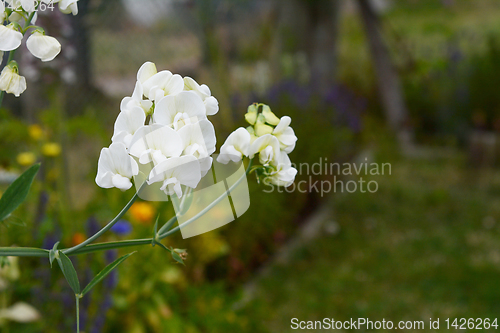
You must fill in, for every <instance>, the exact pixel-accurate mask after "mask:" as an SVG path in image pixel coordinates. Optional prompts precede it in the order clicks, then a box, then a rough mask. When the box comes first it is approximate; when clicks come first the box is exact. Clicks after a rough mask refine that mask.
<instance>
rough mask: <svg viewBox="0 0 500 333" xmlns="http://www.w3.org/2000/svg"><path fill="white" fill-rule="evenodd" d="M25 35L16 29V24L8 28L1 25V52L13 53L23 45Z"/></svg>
mask: <svg viewBox="0 0 500 333" xmlns="http://www.w3.org/2000/svg"><path fill="white" fill-rule="evenodd" d="M22 39H23V34H22V33H20V32H19V31H18V30H17V28H16V27H15V25H14V23H11V24H9V25H7V26H5V25H0V51H12V50H15V49H17V48H18V47H19V46H20V45H21V41H22Z"/></svg>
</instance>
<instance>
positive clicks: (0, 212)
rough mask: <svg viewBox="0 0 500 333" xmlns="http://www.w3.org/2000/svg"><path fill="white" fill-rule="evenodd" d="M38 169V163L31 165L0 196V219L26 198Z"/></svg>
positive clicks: (3, 218) (5, 216)
mask: <svg viewBox="0 0 500 333" xmlns="http://www.w3.org/2000/svg"><path fill="white" fill-rule="evenodd" d="M38 169H40V164H35V165H33V166H31V167H30V168H29V169H28V170H26V171H25V172H24V173H23V174H22V175H21V176H19V177H18V178H17V179H16V180H14V182H13V183H12V184H10V186H9V187H8V188H7V190H6V191H5V193H4V194H3V195H2V197H1V198H0V221H3V220H5V218H7V217H8V216H9V215H10V213H12V212H13V211H14V209H16V208H17V207H18V206H19V205H20V204H21V203H22V202H23V201H24V200H25V199H26V196H27V195H28V192H29V190H30V187H31V184H32V183H33V179H35V176H36V173H37V172H38Z"/></svg>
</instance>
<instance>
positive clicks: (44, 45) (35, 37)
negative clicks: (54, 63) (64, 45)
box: [26, 31, 61, 61]
mask: <svg viewBox="0 0 500 333" xmlns="http://www.w3.org/2000/svg"><path fill="white" fill-rule="evenodd" d="M26 47H27V48H28V50H29V51H30V52H31V54H33V55H34V56H35V57H37V58H40V59H41V60H42V61H51V60H53V59H54V58H55V57H56V56H57V55H58V54H59V52H61V44H60V43H59V42H58V41H57V39H55V38H54V37H51V36H45V35H44V34H42V33H41V32H38V31H35V32H34V33H33V34H32V35H31V36H30V37H29V38H28V40H27V41H26Z"/></svg>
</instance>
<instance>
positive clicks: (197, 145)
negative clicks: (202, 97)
mask: <svg viewBox="0 0 500 333" xmlns="http://www.w3.org/2000/svg"><path fill="white" fill-rule="evenodd" d="M177 133H179V135H180V137H181V138H182V144H183V148H184V150H183V155H192V156H194V157H196V158H197V159H198V161H199V162H200V169H201V171H202V175H203V176H204V175H205V174H206V172H207V171H208V170H209V169H210V167H211V166H212V158H211V157H210V155H212V154H213V153H214V152H215V143H216V137H215V129H214V125H212V123H211V122H210V121H208V120H207V119H202V120H200V121H199V122H197V123H194V124H188V125H185V126H183V127H182V128H181V129H180V130H179V131H177Z"/></svg>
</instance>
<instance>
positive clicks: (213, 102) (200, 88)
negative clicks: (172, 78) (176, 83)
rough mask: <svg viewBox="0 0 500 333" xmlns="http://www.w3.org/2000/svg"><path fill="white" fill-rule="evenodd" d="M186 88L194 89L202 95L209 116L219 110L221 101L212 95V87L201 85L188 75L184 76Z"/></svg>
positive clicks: (187, 89) (188, 89)
mask: <svg viewBox="0 0 500 333" xmlns="http://www.w3.org/2000/svg"><path fill="white" fill-rule="evenodd" d="M184 90H185V91H193V92H195V93H196V94H197V95H198V96H200V97H201V100H202V101H203V103H204V104H205V108H206V111H207V112H206V114H207V116H213V115H214V114H216V113H217V112H219V101H217V99H216V98H215V97H213V96H212V93H211V92H210V88H209V87H208V86H207V85H206V84H202V85H199V84H198V82H196V81H195V80H194V79H192V78H190V77H189V76H186V77H185V78H184Z"/></svg>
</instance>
